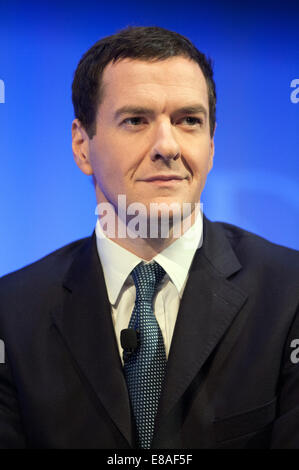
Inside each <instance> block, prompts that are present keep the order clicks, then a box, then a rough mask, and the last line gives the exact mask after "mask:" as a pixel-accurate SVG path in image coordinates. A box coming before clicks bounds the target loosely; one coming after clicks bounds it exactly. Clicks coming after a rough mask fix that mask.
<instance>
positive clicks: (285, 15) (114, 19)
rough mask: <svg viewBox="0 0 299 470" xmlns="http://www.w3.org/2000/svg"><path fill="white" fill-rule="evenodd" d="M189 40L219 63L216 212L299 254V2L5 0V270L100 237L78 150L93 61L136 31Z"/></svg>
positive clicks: (0, 265)
mask: <svg viewBox="0 0 299 470" xmlns="http://www.w3.org/2000/svg"><path fill="white" fill-rule="evenodd" d="M129 24H130V25H158V26H163V27H166V28H168V29H173V30H175V31H178V32H179V33H181V34H184V35H186V36H188V37H189V38H190V39H191V40H192V41H193V42H194V43H195V44H196V46H197V47H198V48H199V49H201V50H202V51H203V52H205V53H207V54H208V55H209V56H211V57H212V59H213V60H214V67H215V80H216V85H217V93H218V109H217V122H218V126H217V131H216V138H215V144H216V153H215V162H214V169H213V171H212V172H211V173H210V175H209V177H208V181H207V186H206V188H205V190H204V194H203V203H204V211H205V213H206V215H207V216H208V217H209V218H211V219H212V220H223V221H227V222H230V223H233V224H237V225H240V226H242V227H244V228H246V229H248V230H251V231H254V232H256V233H258V234H260V235H262V236H264V237H266V238H268V239H269V240H271V241H273V242H275V243H279V244H284V245H287V246H289V247H292V248H296V249H299V237H298V235H299V225H298V214H299V191H298V170H299V159H298V144H299V137H298V134H299V132H298V131H299V103H298V104H294V103H292V102H291V99H290V95H291V92H292V89H291V88H290V83H291V81H292V80H293V79H296V78H299V2H290V1H284V2H265V1H264V2H257V3H254V2H252V1H251V2H246V1H245V2H243V3H242V5H237V2H229V1H226V2H220V1H216V2H215V1H214V2H206V1H205V2H201V1H200V0H196V1H194V0H191V1H189V2H183V1H181V2H177V3H176V2H173V1H169V0H166V1H165V0H164V1H163V2H162V1H161V2H158V1H156V0H152V1H150V2H146V3H145V2H140V1H138V2H137V1H136V2H135V1H125V2H124V1H121V2H119V1H117V0H115V1H113V2H102V1H97V2H94V1H88V0H85V1H81V2H79V1H76V0H73V1H70V2H68V1H60V2H57V1H51V2H48V1H43V2H34V1H19V2H16V1H13V0H10V1H1V2H0V79H2V80H4V82H5V103H4V104H0V156H1V163H0V171H1V173H0V209H1V219H0V220H1V225H0V275H3V274H5V273H7V272H9V271H12V270H15V269H17V268H20V267H22V266H24V265H26V264H28V263H30V262H32V261H35V260H36V259H38V258H40V257H41V256H43V255H45V254H47V253H49V252H51V251H53V250H54V249H56V248H58V247H60V246H62V245H64V244H67V243H69V242H71V241H73V240H75V239H78V238H81V237H84V236H88V235H89V234H91V232H92V230H93V228H94V225H95V222H96V216H95V214H94V210H95V206H96V200H95V195H94V191H93V186H92V184H91V180H90V178H88V177H86V176H85V175H83V173H81V172H80V170H79V169H78V168H77V166H76V165H75V163H74V161H73V156H72V151H71V122H72V119H73V109H72V104H71V92H70V88H71V82H72V77H73V72H74V70H75V68H76V66H77V63H78V61H79V59H80V57H81V55H82V54H83V53H84V52H85V51H86V50H87V49H88V48H89V47H90V46H91V45H92V44H93V43H94V42H95V41H97V40H98V39H100V38H101V37H103V36H106V35H108V34H112V33H114V32H116V31H117V30H118V29H121V28H123V27H125V26H127V25H129Z"/></svg>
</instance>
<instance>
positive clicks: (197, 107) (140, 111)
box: [114, 104, 208, 120]
mask: <svg viewBox="0 0 299 470" xmlns="http://www.w3.org/2000/svg"><path fill="white" fill-rule="evenodd" d="M199 113H202V114H203V115H204V116H205V118H207V115H208V113H207V110H206V108H205V106H203V105H201V104H194V105H188V106H183V107H182V108H178V109H176V110H175V112H174V114H199ZM124 114H133V115H146V116H153V115H154V114H155V112H154V110H153V109H151V108H147V107H144V106H122V107H121V108H119V109H117V110H116V111H115V113H114V119H115V120H117V119H119V118H120V117H121V116H123V115H124Z"/></svg>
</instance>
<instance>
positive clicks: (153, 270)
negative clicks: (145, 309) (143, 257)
mask: <svg viewBox="0 0 299 470" xmlns="http://www.w3.org/2000/svg"><path fill="white" fill-rule="evenodd" d="M164 274H165V271H164V269H163V268H162V266H160V265H159V264H158V263H157V262H156V261H154V262H153V263H148V264H145V263H143V262H141V263H139V264H138V265H137V266H136V267H135V268H134V269H133V271H132V277H133V280H134V283H135V287H136V301H138V300H142V301H148V302H152V300H153V297H154V294H155V291H156V288H157V286H158V284H159V283H160V281H161V280H162V279H163V277H164Z"/></svg>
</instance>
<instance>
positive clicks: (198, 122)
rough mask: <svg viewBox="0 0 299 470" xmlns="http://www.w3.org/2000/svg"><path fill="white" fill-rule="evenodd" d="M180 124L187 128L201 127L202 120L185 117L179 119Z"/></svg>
mask: <svg viewBox="0 0 299 470" xmlns="http://www.w3.org/2000/svg"><path fill="white" fill-rule="evenodd" d="M181 122H182V123H186V124H187V125H188V126H189V127H195V126H202V125H203V120H202V119H201V118H198V117H193V116H186V117H184V118H183V119H181Z"/></svg>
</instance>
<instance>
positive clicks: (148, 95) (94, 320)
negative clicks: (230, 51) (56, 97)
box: [0, 27, 299, 449]
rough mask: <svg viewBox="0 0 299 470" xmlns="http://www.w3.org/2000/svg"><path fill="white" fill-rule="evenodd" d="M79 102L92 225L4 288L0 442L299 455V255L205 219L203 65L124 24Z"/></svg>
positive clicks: (207, 151)
mask: <svg viewBox="0 0 299 470" xmlns="http://www.w3.org/2000/svg"><path fill="white" fill-rule="evenodd" d="M73 103H74V108H75V116H76V119H75V120H74V122H73V125H72V139H73V152H74V157H75V161H76V163H77V165H78V166H79V168H80V169H81V170H82V171H83V173H85V174H86V175H92V178H93V181H94V186H95V191H96V197H97V203H98V207H97V213H98V214H99V219H98V221H97V227H96V230H95V232H94V233H93V235H92V237H91V238H87V239H83V240H79V241H76V242H73V243H71V244H70V245H68V246H66V247H63V248H61V249H59V250H57V251H56V252H54V253H52V254H50V255H48V256H47V257H45V258H43V259H42V260H40V261H38V262H36V263H34V264H32V265H30V266H27V267H26V268H24V269H22V270H19V271H18V272H15V273H13V274H10V275H8V276H5V277H4V278H3V279H2V280H1V282H0V299H1V301H0V337H1V338H2V339H3V341H4V344H5V363H4V364H1V366H0V374H1V375H0V445H1V447H34V448H118V449H125V448H136V447H140V448H168V449H169V448H174V449H176V448H191V449H192V448H213V449H214V448H233V449H237V448H242V449H245V448H299V366H298V362H299V359H298V355H297V348H298V344H299V339H298V338H299V319H298V268H299V256H298V253H296V252H295V251H293V250H290V249H287V248H284V247H280V246H276V245H273V244H272V243H270V242H268V241H266V240H264V239H262V238H261V237H258V236H256V235H254V234H251V233H249V232H246V231H244V230H242V229H240V228H238V227H234V226H232V225H229V224H225V223H212V222H210V221H209V220H207V218H206V217H205V216H202V214H201V212H200V211H198V210H197V209H198V204H199V203H200V197H201V193H202V190H203V188H204V185H205V181H206V177H207V174H208V173H209V171H210V170H211V168H212V165H213V157H214V131H215V107H216V92H215V84H214V81H213V72H212V68H211V64H210V62H209V61H208V60H207V59H206V57H205V56H204V54H202V53H201V52H199V51H198V50H197V49H196V48H195V46H194V45H193V44H192V43H191V42H190V41H189V40H188V39H186V38H184V37H182V36H180V35H179V34H177V33H174V32H170V31H167V30H164V29H162V28H156V27H136V28H127V29H125V30H123V31H121V32H119V33H118V34H116V35H114V36H111V37H108V38H104V39H102V40H101V41H99V42H98V43H96V44H95V45H94V46H93V47H92V48H91V49H90V50H89V51H88V52H86V54H85V55H84V56H83V58H82V59H81V61H80V63H79V65H78V68H77V70H76V73H75V77H74V82H73ZM120 196H121V197H122V199H120ZM121 204H123V206H122V207H121ZM136 207H137V209H138V211H139V212H140V214H141V216H140V217H139V218H138V222H137V223H136V219H135V220H134V217H136V216H137V212H138V211H137V212H136ZM157 207H158V212H156V213H155V214H154V213H153V211H152V209H153V208H154V209H156V208H157ZM185 208H187V209H189V211H188V210H187V211H185V212H184V209H185ZM110 209H111V210H110ZM154 215H155V217H154ZM167 215H169V217H168V232H167V236H164V234H163V233H164V232H163V230H164V228H165V227H164V225H165V220H167ZM162 232H163V233H162Z"/></svg>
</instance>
